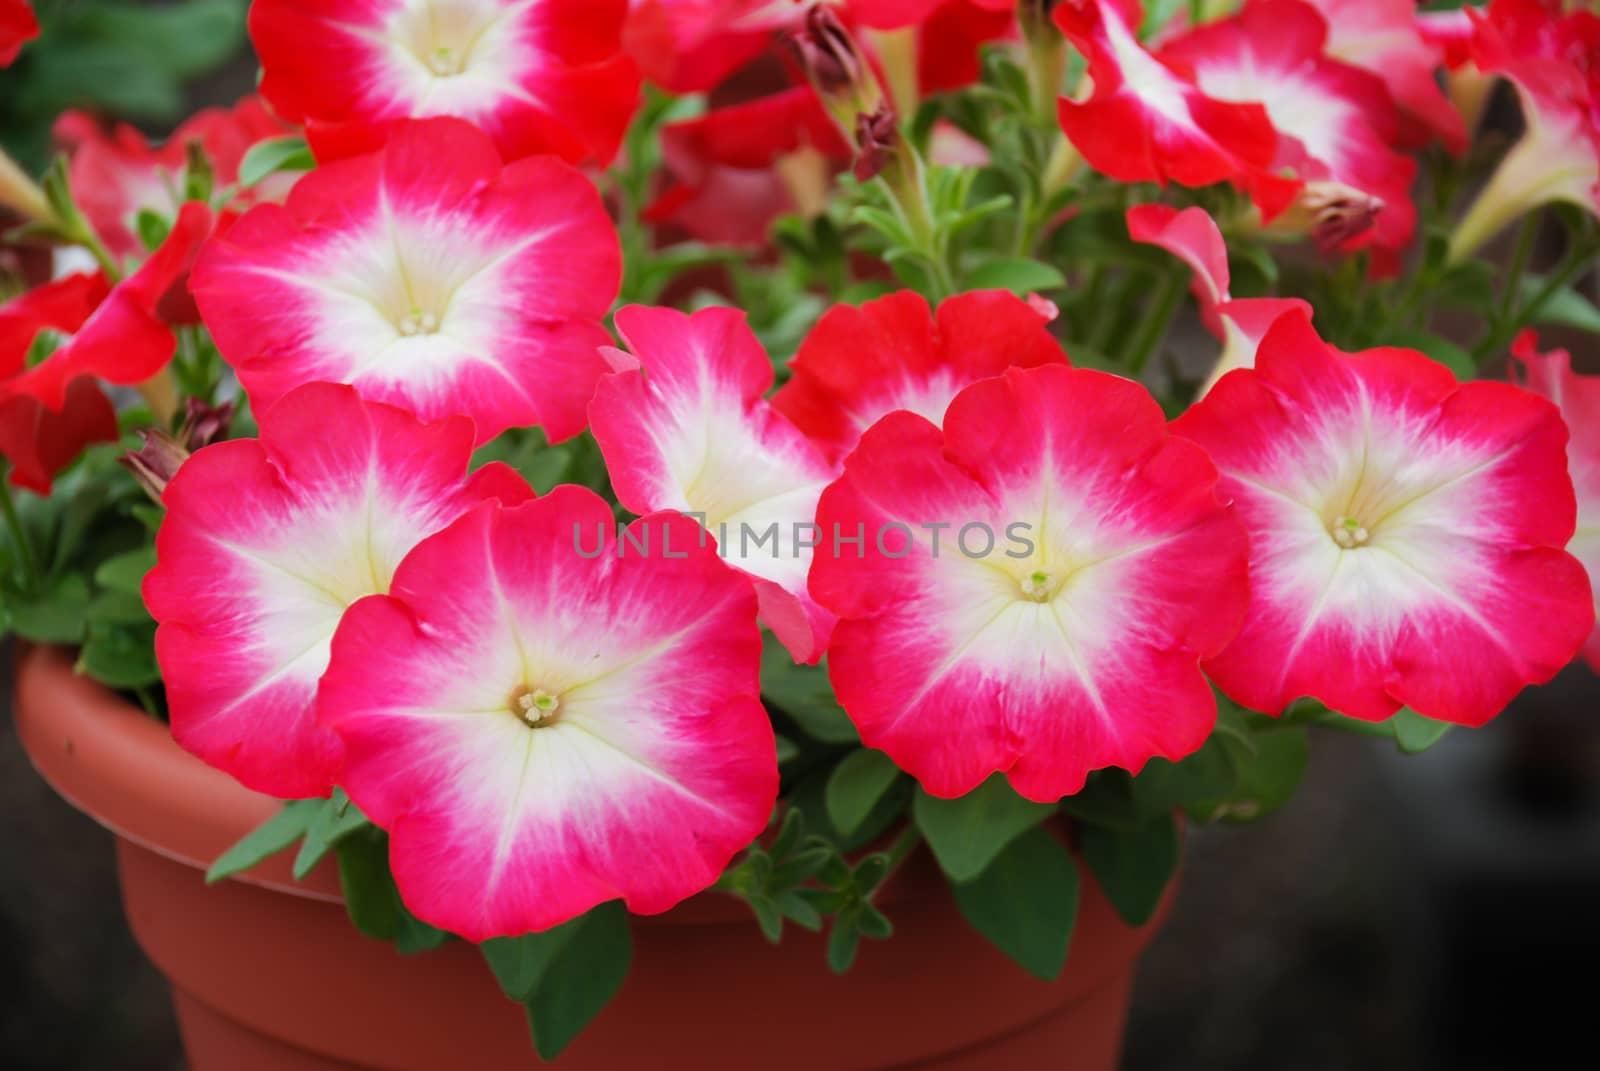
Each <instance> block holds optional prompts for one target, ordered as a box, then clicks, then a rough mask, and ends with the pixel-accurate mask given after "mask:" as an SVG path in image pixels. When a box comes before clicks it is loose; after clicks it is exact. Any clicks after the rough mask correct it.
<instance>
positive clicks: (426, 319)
mask: <svg viewBox="0 0 1600 1071" xmlns="http://www.w3.org/2000/svg"><path fill="white" fill-rule="evenodd" d="M395 326H396V327H397V328H398V330H399V331H400V334H402V335H404V336H405V337H407V338H410V337H411V336H413V335H431V334H434V333H435V332H437V331H438V330H439V317H437V316H435V315H434V314H433V313H431V312H424V311H422V310H421V309H412V310H411V311H410V312H408V313H406V315H405V316H404V317H403V318H402V319H401V320H400V322H399V323H398V324H397V325H395Z"/></svg>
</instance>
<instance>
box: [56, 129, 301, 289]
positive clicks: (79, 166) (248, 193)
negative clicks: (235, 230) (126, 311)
mask: <svg viewBox="0 0 1600 1071" xmlns="http://www.w3.org/2000/svg"><path fill="white" fill-rule="evenodd" d="M290 129H291V128H290V127H288V126H287V125H285V124H284V123H283V122H281V121H280V120H278V119H275V118H273V116H272V115H270V114H269V113H268V112H267V110H266V108H265V107H263V106H262V104H261V101H260V100H259V99H257V98H255V97H246V98H244V99H243V100H241V101H240V102H239V103H238V104H236V105H235V106H234V107H233V108H232V109H231V110H224V109H222V108H207V109H205V110H204V111H201V112H198V113H197V114H195V115H193V116H191V117H190V118H189V119H186V120H185V121H184V122H183V123H182V124H181V125H180V126H179V127H178V128H177V130H175V131H173V132H172V135H171V137H169V138H167V139H166V140H165V141H163V142H162V143H161V144H160V145H158V146H153V147H152V146H151V145H150V143H149V142H148V141H146V140H145V136H144V135H143V134H141V133H140V132H139V131H138V130H136V129H134V128H133V127H131V126H128V125H127V124H120V125H118V126H117V127H116V128H115V130H113V131H111V132H110V133H109V134H107V133H106V132H105V131H104V130H102V129H101V127H100V125H99V123H98V122H96V121H95V120H94V119H93V118H91V117H90V116H88V115H86V114H84V113H83V112H76V111H72V112H67V113H65V114H64V115H62V116H61V118H60V119H58V120H57V121H56V125H55V134H56V140H57V141H58V142H60V143H62V144H63V145H64V146H65V147H66V148H67V149H68V151H69V152H70V153H71V165H70V173H69V177H70V179H71V183H72V192H73V199H74V201H75V202H76V204H77V206H78V208H80V209H81V210H82V211H83V214H84V215H85V216H87V217H88V219H89V223H90V224H91V225H92V226H93V227H94V231H95V234H96V235H97V236H98V237H99V238H100V240H101V242H103V243H104V244H105V247H106V249H107V250H108V251H109V252H110V253H111V255H112V256H113V257H115V258H116V259H117V260H119V261H121V260H125V259H127V258H129V257H137V256H143V255H144V253H145V251H146V250H145V245H144V242H143V241H141V240H140V238H139V231H138V219H139V214H140V212H144V211H149V212H153V213H154V214H155V215H156V216H158V217H160V218H162V219H165V220H170V219H171V218H172V217H173V216H174V215H175V214H176V213H177V211H178V208H179V207H180V206H181V205H182V204H183V202H184V201H185V200H186V196H185V190H186V187H187V186H188V183H189V153H190V151H191V147H194V148H198V149H199V150H200V151H201V152H202V153H203V154H204V156H205V160H206V163H207V165H208V166H209V167H210V168H211V171H212V174H213V176H214V179H215V183H216V185H217V186H219V187H222V186H229V185H232V184H233V183H234V182H236V181H237V180H238V178H239V164H240V162H241V161H242V160H243V159H244V155H245V153H246V152H248V151H249V150H250V148H251V146H253V145H255V144H256V143H257V142H260V141H264V140H266V139H268V138H275V137H282V136H283V135H285V134H287V133H289V131H290ZM292 184H293V177H292V176H291V175H288V174H285V175H275V176H272V177H270V178H268V179H266V180H264V181H263V182H261V183H259V184H258V185H256V186H254V187H252V188H250V189H247V190H243V191H240V192H239V193H237V194H236V195H235V196H234V197H232V198H231V199H230V200H229V202H228V204H227V207H226V209H225V210H224V211H223V212H222V213H221V215H220V216H219V218H218V220H217V230H218V231H219V232H220V231H224V230H226V229H227V228H228V227H229V226H230V225H231V224H232V223H233V221H234V220H235V219H237V218H238V216H239V214H240V213H241V212H243V211H244V210H245V209H247V208H249V207H250V206H251V205H254V204H258V203H261V202H263V201H267V200H282V199H283V196H284V195H285V194H287V192H288V188H289V186H290V185H292Z"/></svg>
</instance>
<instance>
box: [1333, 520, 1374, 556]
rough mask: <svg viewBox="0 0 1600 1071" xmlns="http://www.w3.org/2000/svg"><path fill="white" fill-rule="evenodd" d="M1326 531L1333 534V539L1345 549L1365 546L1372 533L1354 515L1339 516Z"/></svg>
mask: <svg viewBox="0 0 1600 1071" xmlns="http://www.w3.org/2000/svg"><path fill="white" fill-rule="evenodd" d="M1328 532H1329V534H1330V535H1332V536H1333V541H1334V542H1335V543H1337V544H1339V546H1341V547H1343V548H1344V549H1345V550H1354V549H1355V548H1356V547H1363V546H1366V544H1367V540H1369V539H1371V538H1372V533H1371V532H1369V531H1367V528H1366V526H1365V525H1363V524H1362V523H1361V522H1360V521H1358V520H1356V519H1355V518H1354V517H1343V516H1341V517H1340V518H1339V519H1338V520H1336V521H1334V522H1333V527H1332V528H1330V529H1328Z"/></svg>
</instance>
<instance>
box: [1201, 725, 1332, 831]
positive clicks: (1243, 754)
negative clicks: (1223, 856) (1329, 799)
mask: <svg viewBox="0 0 1600 1071" xmlns="http://www.w3.org/2000/svg"><path fill="white" fill-rule="evenodd" d="M1228 747H1229V750H1230V751H1231V752H1232V754H1233V758H1234V763H1235V765H1236V767H1237V768H1238V771H1239V783H1238V784H1237V785H1235V786H1234V789H1233V791H1232V792H1231V793H1229V794H1228V796H1227V797H1226V798H1225V799H1219V800H1213V801H1209V802H1207V803H1204V804H1199V805H1194V804H1191V805H1190V813H1191V814H1193V815H1194V816H1196V817H1197V818H1201V819H1202V820H1205V821H1212V820H1216V819H1221V820H1224V821H1230V822H1249V821H1254V820H1255V819H1257V818H1261V817H1264V816H1265V815H1269V814H1271V813H1272V812H1273V811H1276V810H1277V809H1278V808H1279V807H1282V806H1283V805H1284V804H1285V803H1288V802H1289V800H1290V798H1291V797H1292V796H1293V795H1294V792H1295V789H1296V788H1298V787H1299V786H1300V780H1301V778H1302V777H1304V776H1305V772H1306V763H1307V762H1309V761H1310V758H1311V743H1310V737H1309V734H1308V733H1307V731H1306V729H1305V728H1304V727H1303V726H1284V725H1281V724H1277V725H1273V726H1272V727H1270V728H1268V729H1265V730H1263V731H1261V732H1256V733H1252V734H1251V737H1250V746H1249V747H1246V746H1244V745H1243V744H1241V743H1239V742H1238V741H1237V740H1231V739H1230V740H1229V741H1228Z"/></svg>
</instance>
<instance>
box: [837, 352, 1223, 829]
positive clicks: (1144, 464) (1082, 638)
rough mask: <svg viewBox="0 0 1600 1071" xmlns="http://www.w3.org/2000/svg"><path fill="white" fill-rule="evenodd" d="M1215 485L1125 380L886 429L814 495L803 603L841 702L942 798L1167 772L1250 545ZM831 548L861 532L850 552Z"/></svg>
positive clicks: (1202, 710) (1052, 793)
mask: <svg viewBox="0 0 1600 1071" xmlns="http://www.w3.org/2000/svg"><path fill="white" fill-rule="evenodd" d="M1215 481H1216V473H1215V470H1214V469H1213V468H1212V466H1211V464H1210V462H1209V461H1208V460H1207V459H1206V457H1205V454H1204V453H1203V452H1202V451H1201V450H1199V449H1198V448H1197V447H1195V446H1194V445H1193V444H1192V443H1188V442H1185V441H1182V440H1180V439H1176V438H1173V437H1171V436H1169V435H1168V434H1167V431H1166V426H1165V422H1164V420H1163V418H1162V416H1161V412H1160V409H1159V408H1158V407H1157V406H1156V404H1155V402H1154V401H1153V400H1152V399H1151V398H1150V396H1149V395H1148V394H1147V393H1146V392H1145V391H1144V390H1143V388H1141V387H1139V386H1138V385H1137V384H1134V383H1131V382H1129V381H1127V380H1124V379H1120V378H1118V377H1115V376H1111V375H1107V374H1105V373H1100V372H1090V371H1079V370H1073V369H1068V368H1065V367H1059V366H1055V365H1046V366H1043V367H1038V368H1032V369H1017V368H1013V369H1010V370H1008V371H1007V372H1005V374H1004V375H1003V376H999V377H995V378H990V379H985V380H982V381H980V382H978V383H976V384H974V385H972V386H970V387H968V388H966V389H965V390H964V391H962V392H961V393H960V394H958V395H957V396H956V399H955V401H954V402H952V403H951V405H950V408H949V411H948V413H947V414H946V415H945V421H944V429H943V431H942V432H941V431H940V429H938V428H936V427H935V426H934V425H932V424H931V423H929V422H928V421H927V420H925V419H924V418H922V417H919V416H917V415H915V414H912V413H906V412H898V413H892V414H890V415H889V416H887V417H884V418H883V419H882V420H881V421H879V422H878V423H877V424H876V425H874V426H873V427H872V429H871V430H869V431H868V432H867V434H866V435H865V436H864V437H863V438H862V440H861V444H860V445H859V446H858V447H857V448H856V450H855V452H854V453H853V454H851V455H850V458H849V459H848V460H847V461H846V463H845V472H844V475H843V476H842V477H841V478H840V479H839V480H838V481H837V482H836V483H834V484H833V485H831V486H830V487H829V488H828V490H827V491H826V492H825V493H824V494H823V497H822V501H821V503H820V505H819V506H818V514H817V516H818V522H819V524H820V525H821V526H822V529H823V532H824V538H825V539H829V540H830V541H831V545H829V546H828V547H827V548H826V551H825V552H819V553H818V555H817V557H816V559H815V561H814V563H813V565H812V571H811V592H812V594H813V595H814V596H815V597H816V599H817V600H818V601H819V602H821V603H822V604H823V605H824V606H826V607H827V608H828V609H830V610H832V611H833V612H834V613H836V614H838V615H839V618H840V621H839V624H838V626H837V627H836V629H835V631H834V638H833V641H832V644H831V645H830V647H829V650H828V667H829V675H830V677H831V678H832V681H833V684H834V688H835V691H836V692H837V694H838V696H839V700H840V703H841V704H842V705H843V706H844V708H845V710H846V711H847V712H848V713H849V714H850V717H851V719H852V720H853V721H854V722H855V724H856V726H857V728H858V729H859V730H860V731H861V737H862V740H863V742H865V743H866V744H867V745H868V746H869V747H876V748H880V749H882V750H883V751H885V752H887V753H888V754H889V755H890V756H891V757H892V758H894V760H895V761H896V762H897V763H898V764H899V765H900V766H901V767H903V768H904V769H906V770H908V771H910V772H911V773H912V774H914V775H915V776H916V777H917V778H918V779H919V780H920V781H921V782H922V785H923V787H924V788H926V789H927V790H928V791H929V792H931V793H933V794H935V795H939V796H958V795H961V794H962V793H965V792H967V791H970V790H971V789H972V788H974V787H975V786H977V785H978V784H979V783H981V782H982V781H983V780H984V779H985V778H987V777H988V776H989V775H990V774H992V773H994V772H996V771H1004V772H1005V773H1006V774H1007V776H1008V777H1009V778H1010V780H1011V783H1012V785H1013V787H1015V788H1016V789H1017V791H1018V792H1020V793H1022V794H1023V795H1025V796H1028V797H1029V798H1032V799H1037V800H1054V799H1058V798H1060V797H1061V796H1063V795H1067V794H1070V793H1072V792H1075V791H1077V790H1078V789H1079V788H1081V787H1082V785H1083V782H1084V778H1085V777H1086V776H1087V774H1088V773H1089V771H1091V770H1095V769H1099V768H1101V767H1106V766H1120V767H1122V768H1124V769H1128V770H1133V771H1137V770H1138V769H1140V768H1141V767H1142V766H1143V765H1144V763H1145V762H1146V761H1147V760H1148V759H1150V758H1152V757H1154V756H1157V755H1161V756H1166V757H1168V758H1174V759H1175V758H1180V757H1182V756H1183V755H1186V754H1188V753H1190V752H1192V751H1193V750H1195V749H1196V748H1198V747H1199V746H1200V745H1201V744H1202V743H1203V742H1204V740H1205V738H1206V736H1207V734H1208V733H1209V732H1210V730H1211V726H1212V724H1213V721H1214V719H1215V716H1216V707H1215V703H1214V701H1213V698H1212V696H1211V692H1210V689H1209V687H1208V686H1207V685H1206V683H1205V679H1204V677H1203V676H1202V675H1201V674H1200V670H1199V660H1200V659H1201V658H1202V657H1207V656H1209V655H1212V654H1215V653H1216V652H1218V651H1219V650H1221V649H1222V647H1223V645H1224V644H1225V643H1226V642H1227V641H1228V639H1229V638H1230V636H1231V635H1232V634H1233V630H1234V629H1235V628H1236V627H1237V625H1238V622H1239V619H1240V616H1241V615H1242V613H1243V609H1244V605H1245V599H1246V585H1245V543H1244V535H1243V532H1242V530H1241V529H1240V527H1239V525H1238V522H1237V521H1235V520H1234V519H1233V517H1232V516H1231V513H1230V511H1229V510H1228V509H1227V508H1225V507H1224V506H1222V505H1221V504H1220V503H1219V502H1218V501H1217V499H1216V496H1215V495H1214V493H1213V488H1214V485H1215ZM836 533H838V534H843V535H845V536H847V537H848V536H851V535H857V536H862V537H864V538H862V540H861V542H860V543H859V544H847V543H845V542H843V541H842V540H840V539H838V536H837V535H836Z"/></svg>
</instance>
